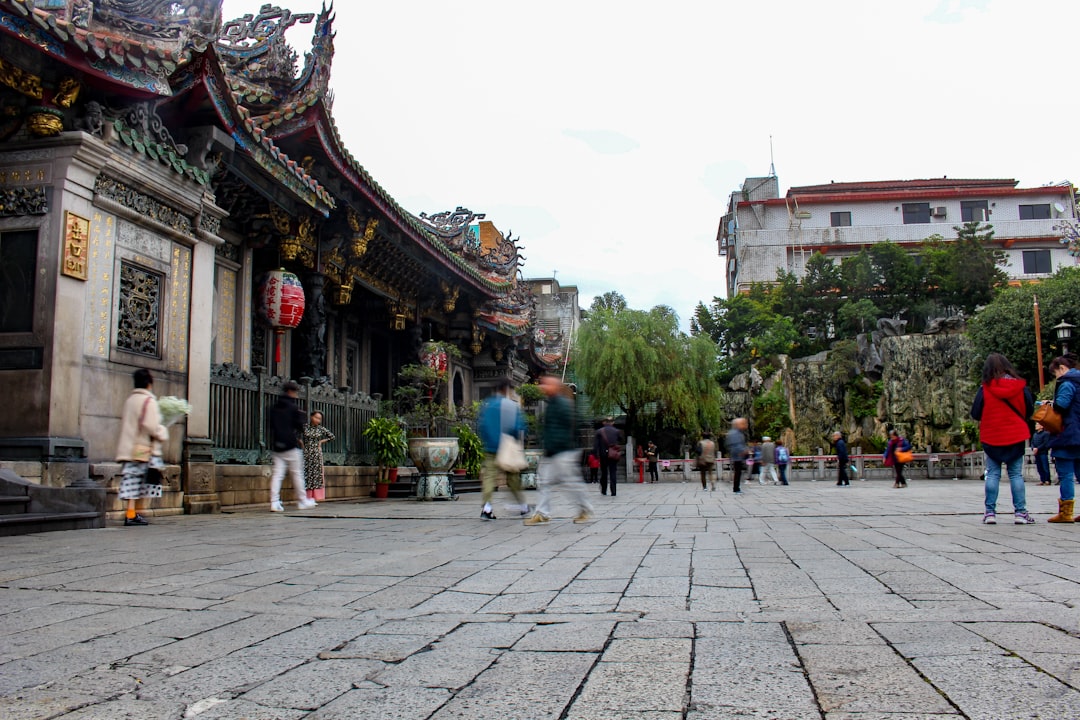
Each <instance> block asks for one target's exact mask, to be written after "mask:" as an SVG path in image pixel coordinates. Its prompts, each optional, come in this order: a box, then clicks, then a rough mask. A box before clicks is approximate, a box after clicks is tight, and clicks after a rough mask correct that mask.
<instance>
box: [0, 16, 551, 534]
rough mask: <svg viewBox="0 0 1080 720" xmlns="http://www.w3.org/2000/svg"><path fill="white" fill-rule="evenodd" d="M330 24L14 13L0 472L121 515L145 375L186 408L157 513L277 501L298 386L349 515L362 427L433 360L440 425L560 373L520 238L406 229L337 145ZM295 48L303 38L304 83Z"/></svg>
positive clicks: (2, 95)
mask: <svg viewBox="0 0 1080 720" xmlns="http://www.w3.org/2000/svg"><path fill="white" fill-rule="evenodd" d="M333 21H334V16H333V12H332V10H331V9H325V8H324V9H323V11H322V12H320V13H304V14H294V13H291V12H290V11H289V10H287V9H282V8H279V7H276V6H271V5H269V4H268V5H264V6H262V9H261V11H260V12H259V13H258V14H257V15H246V16H244V17H242V18H238V19H235V20H231V21H223V19H222V16H221V2H220V0H217V1H215V0H196V1H189V2H177V1H175V0H138V1H135V0H96V1H94V2H90V1H89V0H36V1H35V0H0V377H2V378H4V379H5V380H6V383H5V384H6V386H7V387H8V388H10V390H9V402H10V407H11V408H12V409H13V410H14V412H8V413H5V414H4V415H3V417H0V467H6V468H8V469H13V470H15V471H16V472H17V473H18V474H20V475H21V476H23V477H26V478H29V479H31V480H33V481H34V482H36V483H39V484H41V485H43V486H51V487H62V486H70V485H73V484H74V485H76V486H87V487H93V486H95V485H104V486H106V487H109V488H111V489H112V491H113V492H114V491H115V485H116V478H115V475H116V473H117V471H118V466H117V465H116V464H115V463H114V462H112V461H113V454H114V452H115V446H116V438H117V431H118V427H119V413H120V409H121V407H122V404H123V401H124V399H125V398H126V396H127V395H128V393H129V392H130V390H131V385H132V382H131V374H132V372H133V371H134V370H135V369H136V368H138V367H146V368H149V369H150V370H151V371H152V372H153V373H154V376H155V383H154V390H155V392H156V393H157V394H158V395H159V396H163V395H175V396H178V397H182V398H186V399H188V401H189V402H190V403H191V405H192V407H193V410H192V413H191V414H190V416H189V417H188V418H187V420H186V422H184V423H181V424H179V425H177V426H175V427H174V428H173V429H172V441H171V442H170V444H169V446H168V447H167V449H166V455H165V459H166V461H167V462H169V463H171V466H172V467H171V470H170V473H169V481H168V486H167V492H166V497H165V498H164V500H163V501H159V504H158V505H157V506H155V512H159V513H160V512H164V513H168V512H183V511H187V512H209V511H215V510H218V509H219V508H221V507H222V506H237V505H245V504H251V503H261V502H265V501H266V499H267V497H268V489H267V485H268V480H267V477H268V473H267V469H266V467H265V465H263V464H262V463H265V462H266V458H267V452H266V442H265V441H266V437H265V428H264V425H263V415H264V409H265V408H266V407H267V405H268V404H269V403H272V402H273V400H274V397H275V396H276V394H277V393H278V392H279V389H280V387H281V385H282V384H283V382H284V381H285V380H286V379H290V378H291V379H296V380H298V381H300V382H301V383H302V384H303V386H304V387H303V392H302V393H301V400H302V403H303V404H304V405H305V406H306V407H307V408H308V409H320V410H323V412H324V414H325V417H326V424H327V426H328V427H331V428H332V430H333V431H334V432H335V434H336V435H337V439H336V440H335V441H334V442H333V443H332V444H330V445H328V446H327V447H326V457H327V462H328V465H331V466H333V467H329V468H328V483H329V484H330V487H328V493H327V494H328V497H342V498H343V497H358V496H361V495H365V494H366V493H367V491H368V490H369V487H368V486H369V485H370V483H371V478H372V477H373V475H374V468H370V467H368V464H369V463H370V457H368V456H367V455H366V452H367V450H366V447H365V445H364V442H363V440H362V437H361V434H360V433H361V430H362V428H363V424H364V423H365V422H366V419H367V418H370V417H371V416H373V415H374V414H375V413H377V412H379V400H380V399H383V400H385V399H386V398H389V397H390V395H391V394H392V392H393V390H394V387H395V384H396V382H397V372H398V370H399V369H400V368H401V367H402V366H403V365H406V364H409V363H416V362H417V361H418V357H419V353H420V350H421V347H422V345H423V344H424V343H426V342H429V341H436V342H441V343H445V344H449V345H452V346H453V347H454V348H455V349H456V351H455V352H454V353H453V354H452V355H451V356H450V359H449V364H450V367H449V368H448V382H447V390H446V398H445V401H446V404H447V406H448V407H450V408H453V407H456V406H461V407H465V406H468V405H469V404H471V402H472V401H473V400H476V399H479V398H481V397H483V396H485V395H486V394H487V392H488V389H489V388H490V387H491V386H492V385H494V383H495V382H496V381H497V380H498V378H500V377H503V376H507V377H511V378H513V379H514V380H515V381H518V382H521V381H524V380H525V379H527V378H528V377H530V376H532V375H535V374H536V373H537V372H541V371H543V370H544V369H546V368H547V367H549V365H550V363H551V362H553V361H557V358H552V357H551V356H550V351H549V349H548V348H546V347H545V348H542V350H541V351H538V347H537V341H536V338H537V333H536V332H535V328H534V327H533V319H534V318H533V313H534V305H535V299H534V296H533V294H532V292H531V291H530V289H529V287H528V285H527V284H526V283H525V282H524V281H523V280H522V279H521V272H520V267H521V256H520V255H519V252H518V247H519V246H518V242H517V240H516V239H515V238H513V237H511V234H510V233H509V232H507V233H503V232H500V230H499V229H497V228H496V226H495V224H493V221H491V220H488V219H486V218H485V217H484V215H483V214H482V213H478V212H473V211H471V210H468V209H465V208H456V209H455V210H453V211H444V212H438V211H437V210H439V209H437V208H436V209H432V210H436V212H431V213H430V214H428V213H419V214H413V213H410V212H409V211H407V210H405V209H404V208H402V207H401V206H400V205H399V204H398V203H397V202H395V200H394V198H393V197H392V196H391V195H390V194H389V193H388V192H387V191H386V190H385V189H383V188H382V187H380V185H379V184H378V183H377V182H376V181H375V180H374V179H373V178H372V177H371V176H370V175H369V174H368V173H367V172H366V171H365V170H364V168H363V167H362V166H361V165H360V163H359V162H358V161H357V160H356V159H355V158H354V157H353V155H352V154H351V153H350V152H349V150H348V149H347V148H346V147H345V146H344V144H343V143H342V141H341V137H340V135H339V133H338V129H337V126H336V124H335V120H334V116H333V113H332V95H331V93H330V92H329V80H330V67H331V61H332V59H333V55H334V41H335V32H334V27H333ZM290 28H297V29H298V30H299V29H301V28H306V29H307V30H309V31H310V32H311V33H312V36H313V41H312V47H311V51H310V52H309V53H306V54H305V55H304V57H303V59H302V61H301V59H300V58H299V57H298V55H297V53H296V52H295V51H294V50H293V49H292V48H291V47H290V46H289V45H288V44H287V43H286V41H285V34H286V31H287V30H289V29H290ZM278 282H282V283H285V284H287V285H289V287H291V288H302V299H303V305H304V310H303V314H302V319H301V320H300V322H299V324H298V325H296V326H295V327H293V326H292V325H294V324H295V323H292V321H291V320H290V319H288V318H286V317H285V316H284V315H278V314H276V311H275V308H274V307H269V306H268V304H267V301H266V297H267V294H266V293H265V292H264V291H265V289H266V288H265V287H264V285H265V284H266V283H270V284H271V285H273V284H274V283H278ZM296 292H299V290H297V291H296ZM290 323H292V324H290ZM109 503H110V504H109V508H110V510H113V509H116V508H118V507H119V505H118V504H116V500H115V496H114V495H110V496H109Z"/></svg>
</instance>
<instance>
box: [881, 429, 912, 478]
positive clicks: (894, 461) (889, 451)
mask: <svg viewBox="0 0 1080 720" xmlns="http://www.w3.org/2000/svg"><path fill="white" fill-rule="evenodd" d="M909 450H911V443H909V442H908V441H907V439H906V438H904V437H903V436H902V435H901V434H900V431H899V430H897V429H896V428H892V429H891V430H889V442H888V443H887V444H886V445H885V454H884V456H883V457H884V458H885V463H884V465H885V467H891V468H892V469H893V473H894V474H895V476H896V479H895V480H893V487H894V488H906V487H907V478H905V477H904V464H905V463H903V462H902V461H901V460H900V458H899V457H897V455H896V453H897V452H898V451H899V452H904V451H909Z"/></svg>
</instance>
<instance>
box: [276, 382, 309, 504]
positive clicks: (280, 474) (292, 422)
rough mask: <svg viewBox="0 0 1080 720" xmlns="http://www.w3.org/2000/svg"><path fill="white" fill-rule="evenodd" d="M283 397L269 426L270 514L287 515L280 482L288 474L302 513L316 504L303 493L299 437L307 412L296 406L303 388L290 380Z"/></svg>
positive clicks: (285, 386) (301, 444)
mask: <svg viewBox="0 0 1080 720" xmlns="http://www.w3.org/2000/svg"><path fill="white" fill-rule="evenodd" d="M281 389H282V390H283V391H284V394H283V395H282V396H281V397H279V398H278V401H277V402H276V403H274V406H273V407H272V408H270V412H269V426H270V443H271V444H270V447H271V453H270V463H271V466H272V469H271V471H270V512H285V506H284V505H282V504H281V482H282V480H284V479H285V475H286V473H288V475H289V477H291V478H292V483H293V489H294V490H295V491H296V504H297V507H298V508H299V509H300V510H307V509H309V508H313V507H315V501H314V500H312V499H311V498H309V497H308V496H307V492H306V491H305V490H304V466H303V463H304V457H303V450H302V449H301V448H302V447H303V442H302V441H301V440H300V435H301V433H302V432H303V430H304V419H305V418H304V412H303V411H302V410H301V409H300V408H299V407H298V406H297V404H296V399H297V398H298V397H300V386H299V385H297V384H296V383H294V382H293V381H292V380H289V381H288V382H287V383H285V384H284V385H283V386H282V388H281Z"/></svg>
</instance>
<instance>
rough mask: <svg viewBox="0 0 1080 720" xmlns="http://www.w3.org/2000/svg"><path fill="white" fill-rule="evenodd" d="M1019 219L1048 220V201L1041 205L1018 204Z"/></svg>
mask: <svg viewBox="0 0 1080 720" xmlns="http://www.w3.org/2000/svg"><path fill="white" fill-rule="evenodd" d="M1020 219H1021V220H1049V219H1050V203H1045V204H1043V205H1021V206H1020Z"/></svg>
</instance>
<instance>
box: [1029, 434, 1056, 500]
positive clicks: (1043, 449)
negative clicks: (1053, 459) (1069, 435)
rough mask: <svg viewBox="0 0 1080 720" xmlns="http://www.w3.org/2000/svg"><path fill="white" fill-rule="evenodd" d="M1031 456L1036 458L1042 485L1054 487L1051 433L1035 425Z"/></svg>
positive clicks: (1036, 467)
mask: <svg viewBox="0 0 1080 720" xmlns="http://www.w3.org/2000/svg"><path fill="white" fill-rule="evenodd" d="M1031 455H1032V456H1033V457H1034V458H1035V471H1036V472H1038V473H1039V484H1040V485H1052V484H1053V483H1052V482H1051V481H1050V433H1048V432H1047V431H1046V428H1044V427H1043V426H1042V423H1035V434H1034V435H1032V436H1031Z"/></svg>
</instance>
